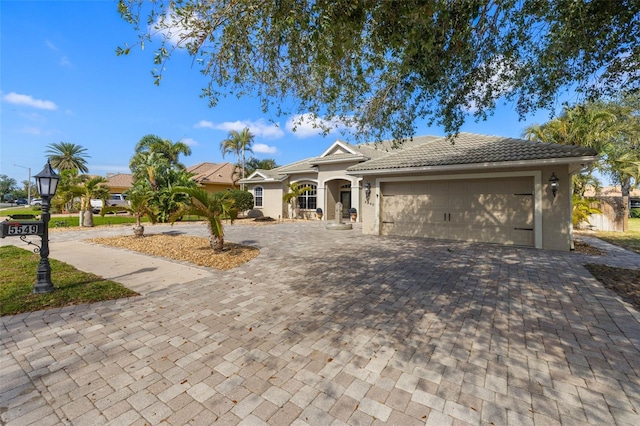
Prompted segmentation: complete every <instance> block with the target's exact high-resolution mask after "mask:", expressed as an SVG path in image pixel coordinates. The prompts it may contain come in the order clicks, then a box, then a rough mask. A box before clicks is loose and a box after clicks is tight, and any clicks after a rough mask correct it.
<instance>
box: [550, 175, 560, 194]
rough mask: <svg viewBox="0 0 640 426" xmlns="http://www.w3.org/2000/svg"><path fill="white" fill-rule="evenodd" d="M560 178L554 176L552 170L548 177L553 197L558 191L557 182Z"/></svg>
mask: <svg viewBox="0 0 640 426" xmlns="http://www.w3.org/2000/svg"><path fill="white" fill-rule="evenodd" d="M559 180H560V179H558V177H557V176H556V174H555V173H554V172H552V173H551V177H550V178H549V184H550V185H551V192H552V193H553V198H556V193H557V192H558V186H559V185H558V182H559Z"/></svg>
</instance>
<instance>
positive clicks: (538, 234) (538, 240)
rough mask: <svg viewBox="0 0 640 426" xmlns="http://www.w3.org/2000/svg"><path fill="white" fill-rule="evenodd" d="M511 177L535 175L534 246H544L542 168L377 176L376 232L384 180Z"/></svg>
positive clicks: (378, 226) (377, 233) (377, 232)
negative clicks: (381, 188) (512, 170)
mask: <svg viewBox="0 0 640 426" xmlns="http://www.w3.org/2000/svg"><path fill="white" fill-rule="evenodd" d="M509 177H533V188H534V192H533V202H534V206H533V224H534V236H533V241H534V244H533V245H534V247H535V248H537V249H541V248H542V172H541V171H540V170H531V171H514V172H492V173H460V174H450V175H433V176H410V175H406V176H398V177H380V178H376V180H375V186H374V190H375V191H374V192H375V200H374V202H375V222H374V234H375V235H380V232H381V230H380V207H381V205H380V187H381V184H382V183H384V182H409V181H412V182H418V181H425V180H432V181H433V180H461V179H499V178H509Z"/></svg>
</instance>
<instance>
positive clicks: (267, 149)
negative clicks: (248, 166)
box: [251, 143, 278, 154]
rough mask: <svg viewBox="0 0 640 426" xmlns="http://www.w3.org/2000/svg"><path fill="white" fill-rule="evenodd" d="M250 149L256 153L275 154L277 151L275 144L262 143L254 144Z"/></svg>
mask: <svg viewBox="0 0 640 426" xmlns="http://www.w3.org/2000/svg"><path fill="white" fill-rule="evenodd" d="M251 149H252V150H253V152H255V153H256V154H275V153H276V152H278V148H276V147H275V146H269V145H267V144H264V143H257V144H254V145H253V147H252V148H251Z"/></svg>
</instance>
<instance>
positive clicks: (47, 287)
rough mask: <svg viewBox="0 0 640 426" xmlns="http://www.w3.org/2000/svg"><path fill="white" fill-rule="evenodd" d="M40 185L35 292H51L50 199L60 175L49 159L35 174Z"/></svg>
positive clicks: (52, 288) (54, 192)
mask: <svg viewBox="0 0 640 426" xmlns="http://www.w3.org/2000/svg"><path fill="white" fill-rule="evenodd" d="M34 178H35V179H36V184H37V185H38V192H39V193H40V197H41V198H42V221H43V222H44V229H43V230H42V246H41V247H40V263H39V264H38V272H37V281H36V285H35V286H34V288H33V292H34V293H51V292H52V291H53V290H54V287H53V283H51V265H49V219H50V218H51V215H50V214H49V206H50V204H49V201H50V199H51V198H52V197H53V196H54V195H55V194H56V189H57V188H58V181H59V180H60V176H58V175H57V174H56V172H54V171H53V168H52V167H51V163H50V162H49V161H47V164H46V165H45V166H44V169H42V171H41V172H40V173H38V174H37V175H35V176H34Z"/></svg>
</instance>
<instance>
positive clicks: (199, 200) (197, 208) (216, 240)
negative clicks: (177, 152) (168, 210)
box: [171, 187, 234, 253]
mask: <svg viewBox="0 0 640 426" xmlns="http://www.w3.org/2000/svg"><path fill="white" fill-rule="evenodd" d="M173 191H174V192H178V193H183V194H187V195H188V196H190V197H191V199H190V200H189V202H188V203H187V204H185V205H183V206H182V208H181V209H180V210H179V211H178V212H176V213H175V214H173V215H172V216H171V223H173V222H175V221H176V220H178V219H179V218H180V217H182V216H184V215H195V216H202V217H204V218H205V220H206V222H207V229H208V230H209V245H210V246H211V248H212V249H213V251H214V252H216V253H219V252H221V251H222V250H223V249H224V229H223V226H222V217H223V216H229V217H230V219H231V222H232V223H233V219H234V217H233V215H231V214H230V213H231V209H232V208H233V205H234V200H233V199H232V198H229V196H228V195H227V193H226V191H225V192H217V193H215V194H211V193H209V192H207V191H205V190H204V189H202V188H185V187H177V188H174V189H173Z"/></svg>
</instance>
